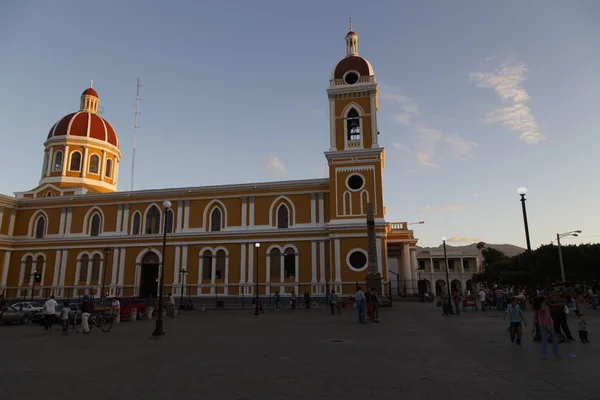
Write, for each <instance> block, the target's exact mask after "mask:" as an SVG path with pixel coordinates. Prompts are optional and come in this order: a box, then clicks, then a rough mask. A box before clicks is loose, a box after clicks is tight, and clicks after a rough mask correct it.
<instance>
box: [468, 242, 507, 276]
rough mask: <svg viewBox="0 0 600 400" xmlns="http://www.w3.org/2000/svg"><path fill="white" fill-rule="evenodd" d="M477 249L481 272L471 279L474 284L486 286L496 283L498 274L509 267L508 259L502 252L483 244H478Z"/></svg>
mask: <svg viewBox="0 0 600 400" xmlns="http://www.w3.org/2000/svg"><path fill="white" fill-rule="evenodd" d="M480 245H481V246H480ZM477 248H478V249H481V254H482V256H483V265H482V272H480V273H478V274H473V279H474V280H475V281H476V282H480V283H486V284H488V285H489V284H492V283H496V282H498V281H499V280H500V273H501V272H502V271H503V270H505V269H507V267H508V266H509V265H510V258H509V257H508V256H507V255H506V254H505V253H504V252H503V251H500V250H496V249H494V248H493V247H485V243H483V242H479V243H478V244H477Z"/></svg>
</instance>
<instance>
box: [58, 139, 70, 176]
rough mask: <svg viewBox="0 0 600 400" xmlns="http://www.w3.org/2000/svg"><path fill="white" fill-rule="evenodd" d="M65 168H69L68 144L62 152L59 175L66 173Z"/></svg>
mask: <svg viewBox="0 0 600 400" xmlns="http://www.w3.org/2000/svg"><path fill="white" fill-rule="evenodd" d="M67 168H69V145H66V146H65V150H64V152H63V169H62V171H61V173H60V174H61V175H62V176H65V175H67Z"/></svg>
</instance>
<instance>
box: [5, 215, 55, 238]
mask: <svg viewBox="0 0 600 400" xmlns="http://www.w3.org/2000/svg"><path fill="white" fill-rule="evenodd" d="M16 216H17V209H16V208H12V209H11V210H10V220H9V221H8V236H12V235H13V234H14V233H15V217H16ZM46 223H48V222H46Z"/></svg>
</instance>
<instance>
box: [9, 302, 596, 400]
mask: <svg viewBox="0 0 600 400" xmlns="http://www.w3.org/2000/svg"><path fill="white" fill-rule="evenodd" d="M350 311H351V312H350ZM350 311H346V312H345V313H344V314H343V315H341V316H335V317H331V316H329V315H328V313H327V310H325V309H323V308H320V309H318V310H310V311H304V310H295V311H291V310H286V311H282V312H270V311H267V312H266V313H265V314H264V315H261V316H259V317H255V316H253V315H252V314H251V312H250V311H231V312H223V311H221V312H216V311H215V312H205V313H201V312H197V313H193V314H191V315H183V316H181V317H179V318H177V319H175V320H167V321H166V323H165V330H166V331H167V335H166V336H165V337H163V338H160V339H158V340H157V339H151V335H150V334H151V332H152V330H153V327H154V324H153V322H150V321H138V322H135V323H131V322H125V323H121V324H119V325H116V326H114V327H113V330H112V331H111V332H109V333H102V332H100V331H99V330H97V329H96V330H95V331H94V332H93V333H92V334H90V335H77V334H74V333H70V334H69V335H68V336H66V337H65V336H62V335H61V334H60V332H59V330H58V329H57V327H55V329H54V330H53V331H49V332H45V331H44V330H43V329H42V328H40V327H38V326H33V325H29V326H9V327H0V349H1V357H2V362H0V377H1V382H2V387H1V388H0V397H1V398H2V399H34V398H43V399H46V400H51V399H81V398H85V399H89V400H92V399H144V400H152V399H211V400H212V399H215V400H221V399H240V400H242V399H248V400H250V399H304V400H306V399H311V400H312V399H395V400H396V399H400V398H404V399H436V400H437V399H444V400H452V399H461V400H469V399H477V400H482V399H486V400H487V399H528V400H537V399H543V400H552V399H586V400H590V399H600V383H599V382H600V379H598V377H599V376H600V374H599V372H600V363H599V362H598V361H599V360H600V357H599V356H600V312H596V314H594V312H592V311H590V312H588V314H589V316H588V321H589V323H590V339H591V340H592V341H595V342H594V343H591V344H587V345H585V344H582V343H570V344H563V345H560V350H561V352H562V355H563V358H562V359H561V360H553V359H550V360H546V361H543V360H540V359H539V357H538V345H536V344H534V343H532V342H531V334H530V333H529V329H526V330H525V331H526V332H527V336H526V337H525V339H524V344H523V345H522V346H521V347H517V346H516V345H513V344H511V343H510V341H509V339H508V335H507V333H506V332H505V329H506V327H507V322H506V321H502V319H501V315H502V314H501V313H500V312H488V313H481V312H479V313H475V312H467V313H463V314H461V315H460V316H453V317H448V318H444V317H442V316H441V314H440V309H439V308H436V307H434V306H432V305H431V304H425V303H395V304H394V308H393V309H385V310H382V312H381V320H382V323H381V324H369V325H359V324H357V323H356V322H357V321H356V315H355V312H354V310H350ZM527 318H528V320H529V319H530V315H529V314H528V315H527ZM570 326H571V328H572V329H573V330H575V329H576V325H575V320H574V318H571V319H570ZM336 339H340V340H344V342H341V343H332V342H331V340H336ZM569 354H576V357H575V358H572V357H570V356H569ZM38 396H39V397H38Z"/></svg>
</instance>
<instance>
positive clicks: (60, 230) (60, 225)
mask: <svg viewBox="0 0 600 400" xmlns="http://www.w3.org/2000/svg"><path fill="white" fill-rule="evenodd" d="M65 210H66V207H61V208H60V221H59V222H58V234H59V235H61V236H62V235H63V232H64V229H65V214H66V212H65ZM34 231H35V229H34Z"/></svg>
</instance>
